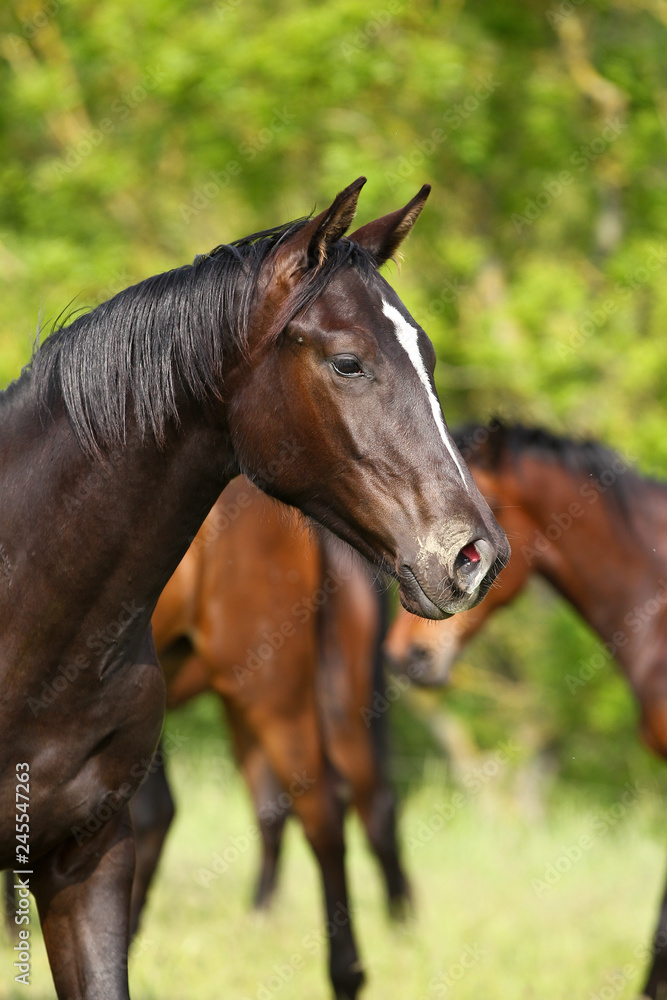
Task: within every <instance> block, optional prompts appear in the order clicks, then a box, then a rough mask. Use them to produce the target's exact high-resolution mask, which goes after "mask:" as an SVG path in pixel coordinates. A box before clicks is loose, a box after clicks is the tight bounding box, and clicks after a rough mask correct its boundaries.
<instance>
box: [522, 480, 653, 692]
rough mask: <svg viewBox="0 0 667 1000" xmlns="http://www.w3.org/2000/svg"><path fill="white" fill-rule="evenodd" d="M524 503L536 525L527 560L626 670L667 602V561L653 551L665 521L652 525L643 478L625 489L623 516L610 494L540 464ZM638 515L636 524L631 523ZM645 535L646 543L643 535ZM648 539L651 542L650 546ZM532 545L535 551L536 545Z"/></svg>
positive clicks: (633, 666) (632, 665)
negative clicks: (530, 559)
mask: <svg viewBox="0 0 667 1000" xmlns="http://www.w3.org/2000/svg"><path fill="white" fill-rule="evenodd" d="M530 478H531V489H530V498H529V499H528V501H527V503H526V504H525V508H526V510H527V511H528V512H529V514H530V517H531V519H532V521H533V522H534V524H535V525H536V526H537V529H538V533H537V538H536V542H535V545H534V548H533V552H534V553H535V555H536V558H535V562H534V568H535V569H536V570H537V571H538V572H539V573H540V574H541V575H543V576H544V577H545V578H546V579H547V580H548V581H549V582H550V583H551V584H552V585H553V586H554V587H555V588H556V590H558V591H559V592H560V593H561V594H562V595H563V597H565V598H566V599H567V600H568V601H569V602H570V603H571V604H572V605H573V607H574V608H575V609H576V610H577V611H578V612H579V614H580V615H581V616H582V618H584V620H585V621H586V622H587V623H588V624H589V625H590V626H591V627H592V628H593V629H594V630H595V631H596V632H597V634H598V635H599V636H600V638H601V639H602V640H603V641H604V642H605V643H607V644H608V649H612V650H613V654H612V655H614V656H615V657H616V659H617V660H618V661H619V662H620V663H621V665H622V666H623V667H624V668H626V670H628V672H630V671H631V670H632V669H637V668H638V667H639V662H638V660H639V659H641V657H642V655H644V651H645V650H647V649H648V647H649V646H650V643H647V639H648V637H649V636H650V635H651V634H653V633H654V632H655V631H656V630H658V629H662V628H663V627H664V626H663V622H664V619H665V615H664V613H663V610H664V605H665V603H667V567H666V566H665V565H664V563H661V562H660V560H659V558H658V556H657V555H656V549H657V551H658V552H659V550H660V543H661V542H662V547H663V551H664V548H665V545H667V522H665V523H660V521H661V520H662V521H663V522H664V518H663V519H657V518H656V519H655V524H654V526H653V530H652V529H651V525H650V524H647V523H646V521H644V520H643V519H644V518H645V517H646V516H649V517H650V511H651V508H650V506H647V505H646V503H645V495H644V492H643V486H642V485H640V482H641V481H639V480H637V491H636V494H634V493H633V494H630V493H628V496H629V497H631V499H629V500H628V503H629V504H630V505H631V506H630V509H629V510H628V512H627V516H625V515H624V514H623V512H622V510H621V508H620V507H619V506H618V504H617V502H616V500H615V498H614V497H613V496H608V495H607V494H606V493H605V492H601V491H600V489H598V488H597V487H595V486H593V485H592V481H591V480H590V479H588V478H585V479H584V478H581V477H577V476H576V475H573V474H572V473H571V472H568V471H566V470H563V469H558V471H557V472H556V471H555V470H554V467H553V466H552V465H546V464H542V467H541V470H540V474H539V475H537V476H531V477H530ZM640 518H641V519H642V530H641V532H640V530H639V529H638V524H639V523H640ZM649 536H650V537H652V538H653V546H650V545H648V544H647V541H646V539H647V537H649ZM654 546H655V547H654ZM536 550H539V551H536Z"/></svg>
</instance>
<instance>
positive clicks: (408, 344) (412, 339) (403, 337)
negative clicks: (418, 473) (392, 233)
mask: <svg viewBox="0 0 667 1000" xmlns="http://www.w3.org/2000/svg"><path fill="white" fill-rule="evenodd" d="M382 312H383V313H384V314H385V316H386V317H387V318H388V319H390V320H391V321H392V323H393V324H394V327H395V329H396V336H397V337H398V342H399V344H400V345H401V347H403V348H404V349H405V352H406V354H407V355H408V357H409V358H410V361H412V364H413V365H414V368H415V371H416V372H417V375H418V376H419V381H420V382H421V384H422V385H423V386H424V388H425V389H426V394H427V396H428V400H429V403H430V404H431V412H432V413H433V419H434V420H435V423H436V426H437V428H438V430H439V431H440V437H441V438H442V440H443V443H444V445H445V448H446V449H447V451H448V452H449V454H450V455H451V456H452V458H453V460H454V464H455V465H456V468H457V469H458V470H459V475H460V476H461V480H462V481H463V485H464V486H465V488H466V490H467V491H468V493H469V492H470V490H469V488H468V484H467V482H466V478H465V476H464V474H463V469H462V468H461V463H460V462H459V460H458V458H457V457H456V452H455V451H454V449H453V448H452V445H451V442H450V439H449V435H448V434H447V430H446V429H445V422H444V420H443V419H442V410H441V409H440V404H439V402H438V399H437V397H436V395H435V393H434V392H433V389H432V387H431V380H430V379H429V377H428V372H427V371H426V365H425V364H424V359H423V358H422V356H421V351H420V350H419V342H418V340H417V329H416V327H414V326H413V325H412V323H408V321H407V320H406V318H405V316H402V315H401V313H400V312H399V311H398V309H396V307H395V306H390V305H389V303H388V302H384V301H383V302H382Z"/></svg>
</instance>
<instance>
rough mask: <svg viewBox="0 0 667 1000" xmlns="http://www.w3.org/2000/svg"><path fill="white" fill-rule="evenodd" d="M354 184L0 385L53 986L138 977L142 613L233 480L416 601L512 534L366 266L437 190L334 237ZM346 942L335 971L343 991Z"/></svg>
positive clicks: (8, 552)
mask: <svg viewBox="0 0 667 1000" xmlns="http://www.w3.org/2000/svg"><path fill="white" fill-rule="evenodd" d="M363 183H364V179H363V178H360V179H359V180H357V181H355V182H354V183H353V184H351V185H350V186H349V187H348V188H346V189H345V190H344V191H342V192H341V193H340V194H339V195H338V196H337V197H336V199H335V200H334V202H333V203H332V205H331V206H330V207H329V208H328V209H326V210H325V211H324V212H322V213H321V214H320V215H318V216H316V217H315V218H313V219H309V220H305V221H301V222H297V223H294V224H290V225H287V226H282V227H279V228H277V229H273V230H268V231H265V232H263V233H259V234H256V235H254V236H252V237H248V238H246V239H244V240H240V241H238V242H237V243H235V244H232V245H229V246H222V247H219V248H217V250H215V251H213V252H211V253H210V254H208V255H206V256H204V257H203V258H199V259H198V260H197V261H196V262H195V263H194V264H193V265H190V266H186V267H181V268H178V269H176V270H175V271H170V272H167V273H165V274H162V275H158V276H157V277H154V278H149V279H147V280H146V281H143V282H141V283H140V284H138V285H136V286H134V287H132V288H128V289H126V290H125V291H123V292H121V293H120V294H118V295H116V296H115V297H114V298H113V299H111V300H110V301H108V302H105V303H103V304H102V305H100V306H98V307H97V308H96V309H95V310H93V312H91V313H90V314H88V315H85V316H81V317H79V318H77V319H76V320H75V321H74V322H73V323H71V324H70V325H69V326H67V327H65V328H62V329H60V330H58V331H57V332H55V333H54V334H52V335H51V336H50V337H49V338H48V339H47V340H46V341H45V342H44V343H43V344H42V346H41V347H40V348H39V350H37V351H36V353H35V355H34V357H33V359H32V363H31V364H30V366H29V367H28V368H27V369H26V370H25V371H24V373H23V374H22V375H21V377H20V378H19V379H18V380H17V381H16V382H15V383H13V384H12V385H11V386H10V387H9V388H8V389H7V390H6V391H5V392H4V393H2V395H1V396H0V690H1V691H2V702H1V704H0V734H1V735H0V803H1V805H2V808H1V810H0V866H1V867H3V868H15V869H18V870H19V872H20V873H21V874H20V875H19V877H20V878H21V879H23V881H24V884H25V885H26V886H27V885H28V884H29V887H30V890H31V891H32V892H33V894H34V896H35V898H36V901H37V906H38V909H39V913H40V918H41V922H42V928H43V933H44V940H45V944H46V949H47V953H48V957H49V962H50V965H51V969H52V972H53V977H54V982H55V986H56V992H57V994H58V997H59V998H60V1000H65V998H69V1000H83V998H87V1000H93V998H100V997H105V998H107V1000H127V997H128V985H127V945H128V925H129V909H130V907H129V903H130V894H131V886H132V878H133V870H134V843H133V835H132V828H131V823H130V819H129V810H128V803H129V800H130V798H131V797H132V795H133V794H134V792H135V791H136V789H137V787H138V785H139V784H140V782H141V779H142V777H143V776H144V775H145V773H146V766H147V765H146V763H145V762H146V761H148V762H150V759H151V756H152V754H153V752H154V749H155V746H156V743H157V740H158V736H159V733H160V728H161V724H162V718H163V711H164V679H163V675H162V671H161V669H160V667H159V664H158V661H157V657H156V654H155V648H154V644H153V640H152V637H151V632H150V618H151V615H152V613H153V609H154V607H155V605H156V603H157V599H158V597H159V594H160V592H161V591H162V589H163V587H164V586H165V584H166V583H167V581H168V579H169V577H170V576H171V575H172V573H173V572H174V570H175V569H176V567H177V565H178V563H179V562H180V560H181V559H182V557H183V555H184V554H185V552H186V550H187V547H188V545H189V543H190V542H191V541H192V539H193V538H194V537H195V535H196V533H197V530H198V529H199V527H200V526H201V524H202V522H203V520H204V518H205V516H206V514H207V513H208V511H209V510H210V509H211V507H212V506H213V504H214V502H215V500H216V499H217V497H218V496H219V495H220V493H221V492H222V489H223V488H224V486H225V485H226V484H227V483H228V482H229V481H230V479H231V478H232V477H233V476H235V475H237V474H238V473H240V472H244V473H246V474H247V475H248V476H249V477H250V478H251V479H254V480H255V481H257V482H260V483H261V484H262V486H263V487H264V488H265V489H266V491H267V492H270V493H272V494H273V495H274V496H276V497H278V498H280V499H282V500H284V501H285V502H287V503H291V504H293V505H295V506H297V507H300V508H301V509H302V510H303V511H304V512H306V513H307V514H309V515H311V516H312V517H314V518H315V519H318V520H320V521H321V522H323V523H324V524H326V525H327V526H329V527H330V528H331V529H332V530H333V531H334V532H336V533H338V534H340V535H341V536H342V537H344V538H345V539H346V540H347V541H349V542H350V543H351V544H352V545H353V546H356V547H357V548H358V549H359V550H360V551H362V552H363V553H364V554H365V555H367V556H368V557H369V558H371V559H372V560H374V561H375V562H376V564H377V565H379V566H381V567H382V568H384V569H386V570H388V571H389V572H391V573H393V574H394V575H395V576H396V577H397V578H398V580H399V586H400V592H401V595H402V601H403V602H404V604H405V606H406V607H408V608H411V609H413V610H414V611H416V612H418V613H420V614H423V615H427V616H430V617H444V616H446V615H448V614H451V613H453V612H456V611H462V610H465V609H466V608H468V607H470V606H472V605H473V604H474V603H476V602H477V601H478V600H480V599H481V598H482V597H483V595H484V593H485V592H486V590H488V588H489V586H490V585H491V582H492V580H493V578H494V577H495V575H496V573H497V571H498V569H499V568H500V567H501V565H502V563H503V562H504V561H505V560H506V557H507V555H508V548H507V542H506V539H505V537H504V535H503V534H502V531H501V530H500V528H499V527H498V526H497V523H496V522H495V520H494V519H493V517H492V515H491V513H490V511H489V509H488V506H487V505H486V503H485V501H484V500H483V498H482V497H481V495H480V494H479V492H478V490H477V488H476V486H475V485H474V482H473V481H472V478H471V477H470V475H469V473H468V472H467V470H466V468H465V466H464V464H463V462H462V460H461V458H460V455H459V454H458V452H457V451H456V448H455V447H454V445H453V443H452V440H451V436H450V435H449V432H448V431H447V428H446V426H445V423H444V420H443V417H442V412H441V410H440V407H439V404H438V403H437V399H436V396H435V392H434V387H433V379H432V370H433V363H434V354H433V348H432V346H431V345H430V343H429V341H428V340H427V338H426V335H425V334H424V333H423V331H422V330H421V328H420V327H418V326H417V324H416V323H415V322H414V320H413V319H412V318H411V317H410V315H409V314H408V313H407V311H406V309H405V307H404V306H403V304H402V303H401V302H400V300H399V299H398V297H397V296H396V294H395V293H394V292H393V290H392V289H391V288H390V286H389V285H388V284H387V283H386V281H384V279H383V278H382V277H381V276H380V274H379V272H378V267H379V265H381V264H382V263H384V262H385V261H386V260H388V259H389V258H390V257H391V256H392V255H393V254H394V253H395V252H396V250H397V249H398V246H399V245H400V243H401V241H402V240H403V238H404V237H405V236H406V235H407V233H408V232H409V231H410V229H411V228H412V226H413V224H414V222H415V221H416V219H417V217H418V215H419V213H420V211H421V209H422V207H423V204H424V202H425V200H426V197H427V194H428V188H427V187H425V188H423V189H422V190H421V191H420V192H419V194H418V195H417V196H416V197H415V198H414V199H412V201H411V202H410V203H409V204H408V205H407V206H405V208H403V209H400V210H398V211H396V212H394V213H392V214H391V215H388V216H384V217H383V218H381V219H378V220H376V221H375V222H371V223H368V224H367V225H365V226H363V227H362V228H361V229H360V230H358V231H357V232H356V233H355V234H354V235H353V236H352V237H351V238H350V239H344V238H343V237H344V234H345V232H346V230H347V228H348V227H349V224H350V222H351V220H352V217H353V215H354V211H355V208H356V203H357V200H358V196H359V191H360V189H361V187H362V186H363ZM277 456H279V457H278V459H277ZM228 585H229V586H233V580H230V581H229V583H228ZM19 786H20V787H19ZM19 796H21V798H19ZM19 802H20V805H21V807H22V808H21V810H20V811H19V810H18V808H17V807H18V804H19ZM26 826H28V827H29V833H26ZM19 838H20V839H19ZM28 848H29V852H28ZM331 902H332V903H333V904H334V905H335V902H336V901H335V900H333V901H331ZM329 903H330V901H327V905H329ZM339 957H340V956H339ZM355 961H356V957H355V955H354V953H353V952H351V954H350V957H349V961H348V959H347V958H345V959H344V960H343V961H342V964H341V966H340V967H336V968H333V967H332V969H331V973H332V979H333V981H334V982H335V983H336V992H337V994H338V995H339V996H354V995H355V993H356V991H357V987H358V985H359V982H360V981H361V973H360V971H359V970H358V968H357V967H356V965H355Z"/></svg>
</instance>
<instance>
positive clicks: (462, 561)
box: [454, 542, 482, 576]
mask: <svg viewBox="0 0 667 1000" xmlns="http://www.w3.org/2000/svg"><path fill="white" fill-rule="evenodd" d="M481 558H482V557H481V555H480V552H479V549H478V548H477V545H476V544H475V542H468V544H467V545H464V546H463V548H462V549H461V551H460V552H459V554H458V555H457V557H456V560H455V562H454V570H455V572H456V573H457V574H461V573H462V574H463V575H464V576H465V575H468V574H469V573H471V572H472V571H473V567H474V566H475V564H476V563H478V562H480V560H481Z"/></svg>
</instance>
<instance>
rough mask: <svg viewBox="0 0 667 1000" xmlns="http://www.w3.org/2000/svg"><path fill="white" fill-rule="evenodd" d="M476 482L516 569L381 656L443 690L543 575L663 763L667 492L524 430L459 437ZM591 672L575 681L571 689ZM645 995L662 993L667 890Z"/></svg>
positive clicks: (468, 432) (401, 637)
mask: <svg viewBox="0 0 667 1000" xmlns="http://www.w3.org/2000/svg"><path fill="white" fill-rule="evenodd" d="M455 438H456V440H457V443H458V444H459V446H460V448H461V450H462V453H463V454H464V456H465V457H466V460H467V461H468V463H469V465H470V467H471V469H472V471H473V473H474V476H475V479H476V481H477V483H478V485H479V487H480V489H481V491H482V492H483V494H484V495H485V496H486V498H487V500H488V501H489V503H490V505H491V508H492V509H493V510H494V512H495V514H496V516H497V517H498V519H499V521H500V523H501V524H502V526H503V528H504V529H505V531H506V532H507V534H508V536H509V537H510V538H511V539H512V546H513V554H512V558H511V560H510V562H509V565H508V567H507V569H506V570H505V572H504V573H503V575H502V578H501V579H500V580H499V581H498V583H497V585H496V586H495V587H493V588H492V590H491V592H490V594H489V596H488V597H487V599H486V600H485V601H484V603H483V604H482V605H480V607H478V608H475V609H474V610H471V611H467V612H465V614H463V615H460V616H458V617H457V618H455V619H452V621H450V622H446V623H442V624H435V625H430V627H429V625H427V623H425V622H423V621H420V620H419V619H417V618H415V617H414V616H412V615H408V614H400V615H399V617H398V618H397V620H396V621H395V623H394V624H393V626H392V628H391V629H390V632H389V635H388V637H387V642H386V645H385V648H386V650H387V654H388V657H389V658H390V661H391V663H392V666H393V668H394V669H395V670H398V671H400V672H402V673H407V674H408V675H409V676H410V677H412V679H413V680H416V681H418V682H420V683H422V684H442V683H443V682H444V681H445V680H446V678H447V675H448V673H449V669H450V667H451V665H452V663H453V661H454V660H455V659H456V657H457V656H458V654H459V653H460V651H461V649H462V648H463V646H464V645H465V643H466V642H467V641H468V640H469V639H470V638H471V637H472V636H473V635H475V634H476V633H477V632H478V631H479V629H480V628H481V627H482V626H483V624H484V622H485V621H486V619H487V618H488V617H489V615H491V614H492V613H493V612H494V611H495V610H496V609H497V608H499V607H502V606H503V605H505V604H507V603H508V602H509V601H511V600H512V599H513V598H514V597H515V596H516V595H517V594H519V593H520V591H521V590H522V589H523V587H524V586H525V584H526V581H527V580H528V579H529V578H530V576H531V575H532V574H533V573H538V574H539V575H540V576H542V577H544V578H545V579H546V580H548V582H549V583H550V584H551V585H552V586H553V587H554V588H555V589H556V590H557V591H558V592H559V593H560V594H561V595H562V596H563V597H564V598H565V599H566V600H568V601H569V602H570V603H571V604H572V606H573V607H574V608H575V609H576V610H577V611H578V612H579V614H580V615H581V616H582V618H583V619H584V620H585V621H586V622H587V623H588V624H589V625H590V626H591V628H592V629H594V631H595V632H597V634H598V635H599V636H600V638H601V639H602V641H603V643H604V646H603V649H604V656H603V654H600V656H601V657H603V661H604V660H605V659H606V660H611V659H612V658H615V659H616V660H617V661H618V663H619V664H620V666H621V668H622V670H623V672H624V673H625V675H626V677H627V679H628V682H629V684H630V686H631V688H632V691H633V693H634V695H635V697H636V698H637V701H638V703H639V707H640V712H641V716H640V733H641V736H642V738H643V739H644V741H645V743H646V744H647V745H648V746H649V747H650V748H651V750H653V751H655V752H656V753H658V754H660V755H661V756H663V757H667V664H666V662H665V655H666V651H667V489H666V488H665V485H664V484H662V483H657V482H654V481H651V480H648V479H644V478H640V477H639V476H638V475H637V474H636V473H635V472H633V471H632V469H631V467H630V466H629V465H628V463H627V461H626V460H625V459H624V458H621V456H620V455H617V454H615V453H614V452H611V451H608V450H607V449H605V448H603V447H601V446H600V445H598V444H594V443H591V442H585V443H582V444H576V443H574V442H573V441H571V440H569V439H567V438H561V437H555V436H554V435H552V434H549V433H547V432H546V431H542V430H534V429H526V428H524V427H521V426H515V427H504V426H503V425H501V424H499V423H494V424H492V425H491V426H490V427H488V428H484V427H468V428H466V429H464V430H463V431H461V432H460V433H458V434H456V435H455ZM587 676H588V675H587V673H586V668H585V666H584V667H582V668H580V671H579V672H576V673H569V674H568V675H567V677H566V682H567V683H568V686H569V688H570V690H572V692H573V693H574V692H576V690H577V689H578V688H580V687H582V686H583V685H584V684H585V683H586V679H587ZM644 994H645V995H646V996H648V997H651V998H660V1000H662V998H663V997H664V996H665V995H667V891H666V892H665V896H664V899H663V902H662V907H661V912H660V919H659V922H658V927H657V930H656V933H655V937H654V942H653V961H652V965H651V968H650V970H649V973H648V976H647V981H646V985H645V987H644Z"/></svg>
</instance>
